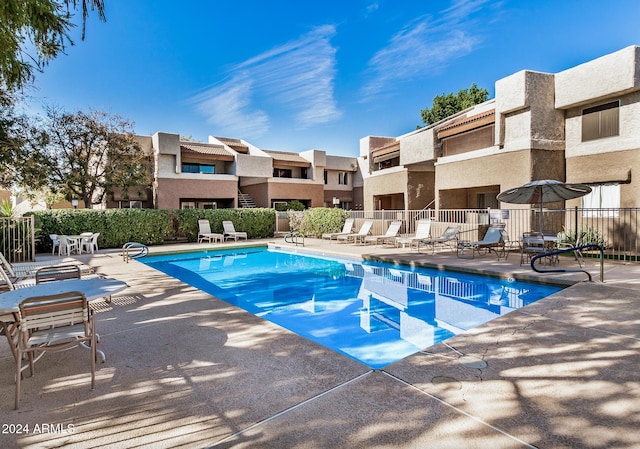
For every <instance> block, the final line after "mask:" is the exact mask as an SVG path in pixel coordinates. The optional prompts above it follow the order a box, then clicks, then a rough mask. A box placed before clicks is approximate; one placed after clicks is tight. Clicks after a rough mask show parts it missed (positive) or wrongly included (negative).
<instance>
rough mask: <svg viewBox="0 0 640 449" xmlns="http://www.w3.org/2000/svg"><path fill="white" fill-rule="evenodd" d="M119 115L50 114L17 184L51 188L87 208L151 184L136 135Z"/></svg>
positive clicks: (31, 140) (31, 137) (29, 147)
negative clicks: (112, 195) (114, 194)
mask: <svg viewBox="0 0 640 449" xmlns="http://www.w3.org/2000/svg"><path fill="white" fill-rule="evenodd" d="M132 128H133V126H132V124H131V123H130V122H129V121H127V120H125V119H123V118H121V117H120V116H117V115H111V114H108V113H105V112H99V111H92V112H91V113H88V114H87V113H84V112H82V111H78V112H76V113H73V114H69V113H64V112H59V111H57V110H53V109H50V110H49V111H48V113H47V119H46V120H45V122H44V123H43V124H35V125H33V124H32V125H31V126H30V127H29V129H28V131H26V132H24V134H28V138H26V139H25V144H24V146H23V153H22V156H23V159H22V160H21V161H20V162H19V165H18V167H17V170H16V173H17V175H16V179H15V180H14V182H16V183H17V184H18V185H21V186H29V187H30V188H31V189H32V190H37V189H40V188H43V187H48V188H49V189H50V190H51V191H52V192H63V193H64V194H65V195H67V197H69V198H72V197H76V198H79V199H81V200H82V201H83V202H84V205H85V207H86V208H90V207H91V206H92V204H100V203H102V201H103V200H104V198H105V195H107V194H108V193H112V192H113V190H114V189H115V188H121V189H122V190H123V192H127V191H128V190H129V189H130V188H132V187H134V186H140V185H144V186H146V185H148V184H149V176H148V169H149V161H148V157H147V155H146V154H145V153H144V151H143V150H142V148H141V147H140V145H139V143H138V142H137V140H136V139H135V135H134V134H133V131H132Z"/></svg>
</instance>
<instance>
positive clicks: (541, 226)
mask: <svg viewBox="0 0 640 449" xmlns="http://www.w3.org/2000/svg"><path fill="white" fill-rule="evenodd" d="M539 189H540V190H539V193H540V194H539V196H540V234H544V230H543V228H544V219H543V217H542V204H544V202H543V199H542V187H539Z"/></svg>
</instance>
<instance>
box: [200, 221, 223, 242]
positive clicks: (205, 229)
mask: <svg viewBox="0 0 640 449" xmlns="http://www.w3.org/2000/svg"><path fill="white" fill-rule="evenodd" d="M205 240H206V241H208V242H209V243H211V242H214V243H215V242H218V241H219V242H222V234H216V233H213V232H211V223H209V220H198V243H202V242H204V241H205Z"/></svg>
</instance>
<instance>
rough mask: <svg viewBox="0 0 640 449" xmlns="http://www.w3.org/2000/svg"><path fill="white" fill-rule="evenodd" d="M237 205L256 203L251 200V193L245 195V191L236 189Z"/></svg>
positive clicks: (252, 204) (251, 205) (253, 204)
mask: <svg viewBox="0 0 640 449" xmlns="http://www.w3.org/2000/svg"><path fill="white" fill-rule="evenodd" d="M238 205H239V206H240V207H246V208H254V207H256V203H254V202H253V198H251V195H247V194H246V193H242V192H240V191H238Z"/></svg>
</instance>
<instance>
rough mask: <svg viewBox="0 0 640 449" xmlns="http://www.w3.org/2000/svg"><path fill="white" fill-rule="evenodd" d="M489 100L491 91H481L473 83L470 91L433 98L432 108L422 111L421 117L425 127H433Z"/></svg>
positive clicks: (464, 90) (465, 90)
mask: <svg viewBox="0 0 640 449" xmlns="http://www.w3.org/2000/svg"><path fill="white" fill-rule="evenodd" d="M488 99H489V91H488V90H487V89H480V88H478V87H477V86H476V84H475V83H473V84H472V85H471V87H470V88H469V89H462V90H460V91H458V93H457V94H455V95H454V94H453V93H449V94H444V93H443V94H442V95H436V96H435V97H433V104H432V105H431V108H424V109H422V110H420V116H421V117H422V122H423V123H424V124H425V125H431V124H433V123H436V122H439V121H440V120H442V119H445V118H447V117H450V116H452V115H453V114H455V113H456V112H460V111H464V110H465V109H467V108H470V107H471V106H474V105H476V104H480V103H483V102H485V101H487V100H488Z"/></svg>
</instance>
